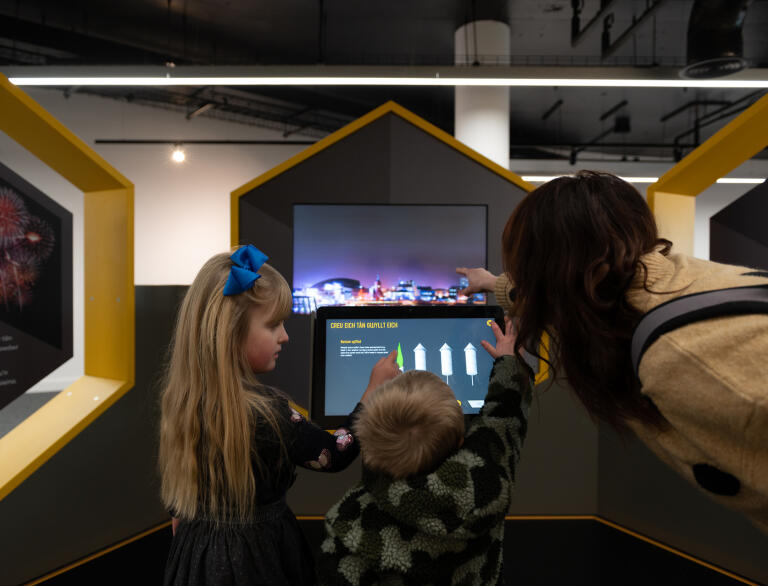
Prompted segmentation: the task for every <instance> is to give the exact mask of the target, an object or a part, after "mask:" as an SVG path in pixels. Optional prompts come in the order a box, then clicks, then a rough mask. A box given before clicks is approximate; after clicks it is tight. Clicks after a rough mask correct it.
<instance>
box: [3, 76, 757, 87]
mask: <svg viewBox="0 0 768 586" xmlns="http://www.w3.org/2000/svg"><path fill="white" fill-rule="evenodd" d="M9 80H10V82H11V83H13V84H15V85H17V86H37V87H43V86H205V85H228V86H280V85H284V86H285V85H300V86H313V85H314V86H502V87H551V86H559V87H635V88H730V89H750V88H752V89H768V80H742V79H738V80H731V79H609V78H594V79H578V78H502V77H494V78H489V77H449V76H443V77H440V74H439V73H438V74H435V77H423V76H422V77H416V76H415V77H353V76H345V77H330V76H329V77H311V76H300V77H288V76H285V77H266V76H264V77H253V76H236V77H225V76H221V77H218V76H208V77H171V76H165V77H163V76H150V77H140V76H134V77H132V76H120V77H99V76H97V77H78V76H70V77H25V76H15V77H10V78H9Z"/></svg>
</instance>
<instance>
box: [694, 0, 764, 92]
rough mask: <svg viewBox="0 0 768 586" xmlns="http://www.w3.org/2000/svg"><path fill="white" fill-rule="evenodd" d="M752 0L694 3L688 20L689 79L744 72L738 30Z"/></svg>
mask: <svg viewBox="0 0 768 586" xmlns="http://www.w3.org/2000/svg"><path fill="white" fill-rule="evenodd" d="M751 2H752V0H695V2H694V3H693V9H692V10H691V17H690V19H689V21H688V59H687V61H688V65H687V66H686V67H685V69H683V70H682V71H681V72H680V75H681V76H682V77H687V78H689V79H708V78H712V77H722V76H723V75H729V74H731V73H736V72H737V71H741V70H742V69H744V68H745V67H746V66H747V64H746V61H745V60H744V58H743V57H742V39H741V27H742V25H743V24H744V17H745V16H746V14H747V7H748V6H749V4H750V3H751Z"/></svg>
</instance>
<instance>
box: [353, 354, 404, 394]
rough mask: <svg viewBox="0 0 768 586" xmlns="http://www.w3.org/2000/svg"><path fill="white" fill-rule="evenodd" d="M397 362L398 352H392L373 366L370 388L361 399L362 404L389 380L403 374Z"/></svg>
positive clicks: (369, 381)
mask: <svg viewBox="0 0 768 586" xmlns="http://www.w3.org/2000/svg"><path fill="white" fill-rule="evenodd" d="M396 360H397V350H392V352H390V353H389V354H387V355H386V356H384V357H383V358H379V361H378V362H377V363H376V364H374V365H373V368H372V369H371V378H370V379H369V380H368V388H367V389H365V392H364V393H363V396H362V398H361V399H360V402H361V403H365V401H366V400H367V399H368V397H369V396H370V393H371V392H372V391H373V390H374V389H377V388H378V387H380V386H381V385H383V384H384V383H385V382H387V381H388V380H392V379H393V378H395V377H396V376H397V375H398V374H401V373H400V369H399V368H398V367H397V363H396V362H395V361H396Z"/></svg>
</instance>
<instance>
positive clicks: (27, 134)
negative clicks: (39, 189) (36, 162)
mask: <svg viewBox="0 0 768 586" xmlns="http://www.w3.org/2000/svg"><path fill="white" fill-rule="evenodd" d="M0 112H2V116H0V130H2V131H3V132H5V133H6V134H7V135H8V136H9V137H11V138H12V139H14V140H15V141H16V142H18V143H19V144H20V145H22V146H23V147H25V148H26V149H27V150H29V151H30V152H31V153H32V154H34V155H35V156H36V157H37V158H38V159H40V160H41V161H42V162H43V163H45V164H46V165H48V166H49V167H51V168H52V169H53V170H55V171H56V172H58V173H59V174H60V175H61V176H62V177H64V178H65V179H66V180H68V181H69V182H70V183H72V184H73V185H74V186H75V187H77V188H78V189H80V190H82V191H83V194H84V196H85V197H84V210H85V211H84V222H83V225H84V228H83V230H84V239H85V243H84V250H85V252H84V256H85V262H84V268H85V276H84V278H85V375H84V376H83V377H81V378H80V379H78V380H77V381H75V382H74V383H73V384H71V385H70V386H69V387H67V388H66V389H64V390H63V391H62V392H60V393H58V394H57V395H56V396H55V397H54V398H53V399H51V400H50V401H48V402H47V403H46V404H45V405H44V406H43V407H41V408H40V409H38V410H37V411H36V412H35V413H33V414H32V415H30V416H29V417H27V418H26V419H25V420H24V421H22V422H21V423H20V424H19V425H17V426H16V427H15V428H14V429H12V430H11V431H10V432H9V433H7V434H6V435H5V436H3V437H2V438H0V499H3V498H5V496H7V495H8V494H9V493H10V492H11V491H12V490H14V489H15V488H16V487H17V486H18V485H19V484H21V482H23V481H24V480H25V479H26V478H28V477H29V476H30V475H31V474H32V473H33V472H34V471H35V470H37V469H38V468H39V467H40V466H42V464H43V463H45V462H46V461H47V460H48V459H49V458H50V457H51V456H53V455H54V454H55V453H56V452H57V451H59V450H60V449H61V448H62V447H63V446H64V445H66V444H67V442H69V441H70V440H71V439H72V438H73V437H75V436H76V435H77V434H78V433H80V432H81V431H82V430H83V429H84V428H85V427H87V426H88V425H89V424H90V423H91V422H92V421H93V420H94V419H96V418H97V417H98V416H99V415H101V414H102V413H103V412H104V411H106V410H107V409H108V408H109V407H110V406H111V405H112V404H113V403H114V402H115V401H117V400H118V399H119V398H120V397H121V396H122V395H123V394H125V392H126V391H128V390H129V389H130V388H131V387H132V386H133V382H134V353H135V348H134V283H133V184H132V183H131V182H130V181H128V180H127V179H126V178H125V177H123V176H122V175H121V174H120V173H118V172H117V171H116V170H115V169H113V168H112V166H110V165H109V164H108V163H107V162H106V161H105V160H104V159H102V158H101V157H100V156H99V155H98V154H97V153H96V152H95V151H93V150H92V149H91V148H90V147H89V146H88V145H86V144H85V143H84V142H83V141H82V140H80V139H79V138H78V137H76V136H75V135H74V134H73V133H72V132H70V131H69V130H68V129H67V128H65V127H64V126H63V125H62V124H61V123H60V122H58V121H57V120H56V119H55V118H54V117H53V116H51V115H50V114H49V113H48V112H46V111H45V110H44V109H43V108H42V107H41V106H40V105H39V104H37V103H36V102H35V101H34V100H32V98H30V97H29V96H28V95H27V94H25V93H24V92H22V91H21V90H20V89H18V88H17V87H16V86H14V85H13V84H11V83H10V82H9V81H8V79H7V78H5V77H4V76H2V75H0Z"/></svg>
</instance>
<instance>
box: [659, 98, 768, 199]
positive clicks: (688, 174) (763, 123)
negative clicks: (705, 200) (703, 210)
mask: <svg viewBox="0 0 768 586" xmlns="http://www.w3.org/2000/svg"><path fill="white" fill-rule="evenodd" d="M766 146H768V94H766V95H764V96H763V97H762V98H760V99H759V100H758V101H757V102H755V103H754V104H752V106H750V107H749V108H747V109H746V110H744V112H742V113H741V114H740V115H739V116H737V117H736V118H734V119H733V120H731V121H730V122H729V123H728V124H726V125H725V126H723V127H722V128H721V129H720V130H718V131H717V132H716V133H715V134H713V135H712V136H711V137H710V138H709V139H708V140H706V141H705V142H704V143H702V144H701V145H700V146H699V147H698V148H696V149H695V150H693V151H691V152H690V153H689V154H688V155H687V156H686V157H685V158H684V159H682V160H681V161H680V162H679V163H678V164H677V165H675V166H674V167H672V168H671V169H670V170H669V171H667V172H666V173H664V175H662V176H661V177H659V180H658V181H657V182H656V183H655V184H653V187H654V191H666V192H669V193H679V194H680V195H688V196H691V197H696V196H697V195H698V194H699V193H701V192H702V191H704V190H705V189H706V188H707V187H709V186H710V185H712V184H713V183H714V182H715V181H717V180H718V179H719V178H720V177H724V176H725V175H727V174H728V173H730V172H731V171H733V170H734V169H735V168H736V167H738V166H739V165H740V164H741V163H743V162H744V161H746V160H748V159H750V158H752V157H753V156H754V155H756V154H757V153H759V152H760V151H761V150H763V149H764V148H765V147H766Z"/></svg>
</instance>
